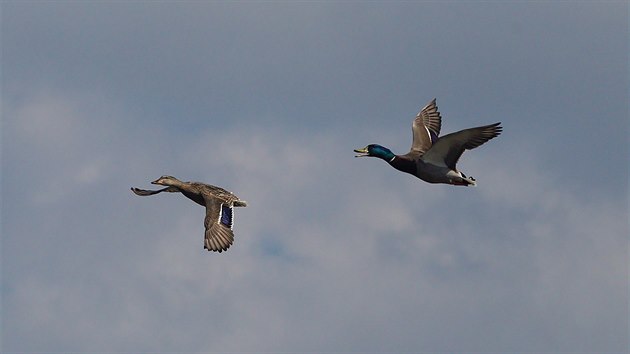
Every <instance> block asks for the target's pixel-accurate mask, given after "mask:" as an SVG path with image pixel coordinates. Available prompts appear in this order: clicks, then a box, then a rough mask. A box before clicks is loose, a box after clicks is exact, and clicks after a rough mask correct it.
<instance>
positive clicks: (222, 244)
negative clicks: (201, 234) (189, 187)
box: [204, 198, 234, 252]
mask: <svg viewBox="0 0 630 354" xmlns="http://www.w3.org/2000/svg"><path fill="white" fill-rule="evenodd" d="M233 221H234V213H233V209H232V206H231V205H228V204H226V203H224V202H223V201H221V200H219V199H216V198H206V219H205V221H204V226H205V227H206V233H205V240H204V248H205V249H207V250H208V251H215V252H223V251H226V250H227V249H228V248H229V247H230V246H231V245H232V243H233V242H234V232H233V231H232V223H233Z"/></svg>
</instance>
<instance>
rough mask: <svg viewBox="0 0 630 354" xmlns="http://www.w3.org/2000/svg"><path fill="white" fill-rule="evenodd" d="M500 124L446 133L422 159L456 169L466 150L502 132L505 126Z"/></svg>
mask: <svg viewBox="0 0 630 354" xmlns="http://www.w3.org/2000/svg"><path fill="white" fill-rule="evenodd" d="M500 124H501V122H499V123H494V124H490V125H484V126H482V127H476V128H470V129H464V130H460V131H458V132H456V133H452V134H448V135H445V136H443V137H441V138H439V139H438V141H437V142H435V143H434V144H433V147H431V149H429V151H427V152H426V153H425V154H424V156H423V158H422V159H423V160H424V161H425V162H428V163H431V164H433V165H437V166H447V167H448V168H450V169H453V170H455V165H456V164H457V161H458V160H459V158H460V157H461V156H462V154H463V153H464V150H471V149H474V148H476V147H478V146H480V145H482V144H484V143H485V142H486V141H488V140H490V139H492V138H494V137H496V136H498V135H499V134H501V131H502V130H503V127H501V126H500Z"/></svg>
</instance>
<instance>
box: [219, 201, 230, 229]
mask: <svg viewBox="0 0 630 354" xmlns="http://www.w3.org/2000/svg"><path fill="white" fill-rule="evenodd" d="M220 221H221V224H223V225H225V226H227V227H232V208H230V207H229V206H227V205H225V204H221V220H220Z"/></svg>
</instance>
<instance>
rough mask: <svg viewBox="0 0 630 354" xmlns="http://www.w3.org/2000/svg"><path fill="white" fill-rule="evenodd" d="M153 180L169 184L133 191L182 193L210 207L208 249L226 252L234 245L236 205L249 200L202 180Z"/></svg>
mask: <svg viewBox="0 0 630 354" xmlns="http://www.w3.org/2000/svg"><path fill="white" fill-rule="evenodd" d="M151 183H152V184H159V185H163V186H167V187H166V188H163V189H159V190H145V189H139V188H131V190H132V191H133V192H134V193H135V194H137V195H141V196H147V195H154V194H158V193H161V192H171V193H175V192H180V193H182V194H183V195H185V196H186V197H188V198H189V199H191V200H192V201H194V202H195V203H197V204H199V205H201V206H204V207H206V218H205V221H204V226H205V228H206V233H205V240H204V248H205V249H207V250H208V251H215V252H223V251H226V250H227V249H228V248H229V247H230V246H231V245H232V243H233V242H234V233H233V232H232V224H233V220H234V214H233V207H244V206H247V203H246V202H245V201H243V200H240V199H239V198H238V197H237V196H235V195H234V194H232V193H231V192H229V191H226V190H225V189H223V188H220V187H217V186H212V185H209V184H205V183H199V182H182V181H180V180H178V179H177V178H175V177H172V176H162V177H160V178H158V179H157V180H155V181H153V182H151Z"/></svg>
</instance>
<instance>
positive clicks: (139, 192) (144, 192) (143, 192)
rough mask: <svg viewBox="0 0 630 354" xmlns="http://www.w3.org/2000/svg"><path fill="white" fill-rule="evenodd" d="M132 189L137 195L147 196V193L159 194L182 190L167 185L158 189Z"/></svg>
mask: <svg viewBox="0 0 630 354" xmlns="http://www.w3.org/2000/svg"><path fill="white" fill-rule="evenodd" d="M131 191H132V192H134V193H135V194H137V195H141V196H147V195H154V194H158V193H162V192H170V193H176V192H179V191H180V190H179V189H178V188H177V187H166V188H162V189H158V190H147V189H140V188H135V187H131Z"/></svg>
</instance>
